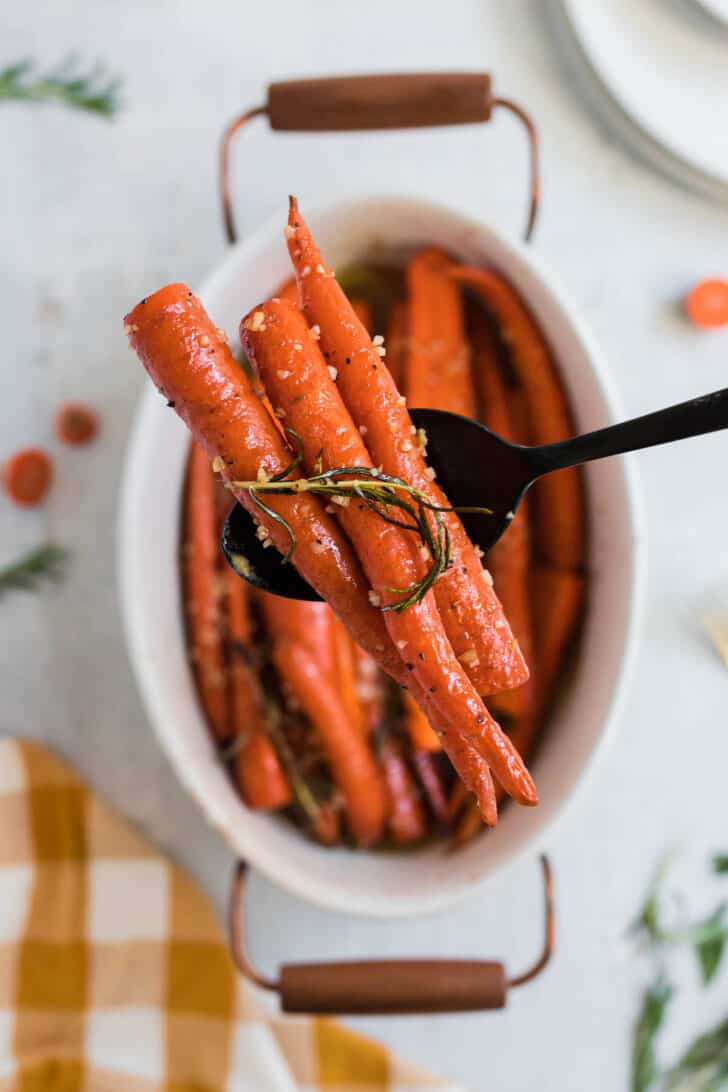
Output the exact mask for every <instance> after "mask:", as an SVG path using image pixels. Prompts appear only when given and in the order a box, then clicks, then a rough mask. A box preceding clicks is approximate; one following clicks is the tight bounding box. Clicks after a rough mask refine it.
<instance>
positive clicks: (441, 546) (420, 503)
mask: <svg viewBox="0 0 728 1092" xmlns="http://www.w3.org/2000/svg"><path fill="white" fill-rule="evenodd" d="M286 431H287V432H289V433H290V434H291V435H293V436H294V437H295V438H296V439H297V440H298V442H299V450H298V453H297V455H296V456H295V458H294V460H293V462H292V463H291V465H290V466H288V467H286V469H285V470H284V471H282V472H281V473H280V474H277V475H275V477H273V478H271V479H270V480H269V481H254V482H237V481H236V482H232V483H231V485H232V486H233V488H234V489H244V490H246V491H247V493H248V495H249V496H250V498H251V500H252V501H253V502H254V503H255V504H256V505H257V506H258V507H259V508H260V509H261V511H263V512H265V514H266V515H267V516H268V517H269V518H271V519H273V520H275V522H276V523H278V524H279V525H280V526H282V527H283V528H285V530H286V533H287V534H288V539H289V542H290V547H289V549H288V552H287V553H286V556H285V557H284V561H290V559H291V557H292V555H293V552H294V550H295V548H296V536H295V534H294V532H293V528H292V527H291V525H290V524H289V523H288V522H287V520H286V519H284V517H283V516H281V515H279V514H278V513H277V512H274V511H273V510H272V509H271V508H270V507H269V506H268V505H267V504H266V503H265V501H263V500H261V496H260V495H261V493H263V494H265V493H278V494H279V495H283V496H292V495H293V494H295V493H313V494H314V495H316V496H320V497H326V498H328V499H330V500H333V501H334V502H335V503H339V504H342V502H343V504H344V506H345V505H346V504H348V503H349V502H350V501H351V500H358V501H360V502H361V503H362V504H365V505H366V506H367V507H368V508H370V509H371V510H372V511H373V512H376V514H377V515H378V516H381V518H382V519H383V520H385V522H387V523H391V524H392V525H393V526H395V527H401V528H402V529H403V530H405V531H411V532H412V533H413V534H415V535H417V537H418V538H419V540H420V543H421V545H422V546H423V547H424V548H425V549H426V550H427V553H428V555H429V557H430V558H431V565H430V567H429V568H428V570H427V572H426V573H425V575H424V576H423V577H422V579H421V580H418V581H415V582H414V583H412V584H410V585H409V586H408V587H406V588H395V587H387V588H385V591H388V592H391V593H392V594H393V595H397V596H399V597H400V598H398V599H396V600H395V601H394V602H392V603H388V604H386V605H385V606H383V607H382V608H381V609H382V610H383V611H391V610H393V611H397V612H400V611H403V610H406V609H407V607H411V606H413V605H414V604H415V603H419V602H420V601H421V600H422V599H423V598H424V597H425V595H426V594H427V592H428V591H429V589H430V588H431V587H432V585H433V584H434V583H435V581H436V580H437V578H438V576H440V575H441V573H444V572H445V571H446V570H447V569H448V568H449V566H450V564H451V556H450V534H449V531H448V529H447V526H446V525H445V523H444V522H443V520H442V516H441V513H442V512H453V511H457V512H482V513H486V514H488V513H489V509H488V508H456V509H455V508H446V507H442V506H439V505H436V504H433V503H432V501H430V500H429V499H428V497H427V495H426V494H425V493H423V492H422V490H421V489H418V488H417V487H416V486H414V485H410V484H409V483H408V482H406V481H404V480H403V479H402V478H395V477H393V476H392V475H390V474H384V473H383V472H382V471H381V470H377V468H376V467H370V466H339V467H335V468H334V469H333V470H326V471H321V470H320V469H319V467H320V465H321V464H320V460H319V461H318V463H317V466H316V470H317V471H318V472H317V473H315V474H313V475H312V476H311V477H309V478H294V479H290V478H289V477H288V475H289V474H290V473H291V471H292V470H293V469H294V468H295V467H296V466H298V464H299V463H300V462H301V459H302V457H303V445H302V443H301V440H300V437H298V435H297V433H295V432H293V430H292V429H287V430H286ZM433 523H434V528H433V526H432V524H433Z"/></svg>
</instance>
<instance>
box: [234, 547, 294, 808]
mask: <svg viewBox="0 0 728 1092" xmlns="http://www.w3.org/2000/svg"><path fill="white" fill-rule="evenodd" d="M224 580H225V592H226V596H225V605H226V609H227V635H228V643H229V647H230V663H229V676H228V686H229V693H230V710H231V715H232V734H233V735H234V736H238V737H240V738H241V739H242V741H243V742H242V746H241V747H240V750H239V751H238V752H237V753H236V755H235V759H234V768H235V775H236V779H237V782H238V785H239V786H240V790H241V792H242V794H243V798H244V800H245V802H246V803H247V804H248V805H249V806H250V807H251V808H266V809H270V808H282V807H285V806H286V805H287V804H289V803H290V802H291V790H290V786H289V784H288V778H287V777H286V774H285V771H284V769H283V767H282V765H281V761H280V758H279V757H278V754H277V753H276V750H275V747H274V746H273V744H272V743H271V741H270V739H269V738H268V736H267V734H266V730H265V703H264V700H263V694H262V692H261V689H260V683H259V681H258V676H257V674H256V671H255V668H254V666H253V665H252V663H251V658H252V626H251V619H250V606H249V601H248V596H249V591H248V585H247V584H246V583H245V581H244V580H241V579H240V577H239V576H238V575H237V573H236V572H234V570H233V569H231V568H230V567H229V566H225V577H224Z"/></svg>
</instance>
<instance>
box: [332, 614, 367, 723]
mask: <svg viewBox="0 0 728 1092" xmlns="http://www.w3.org/2000/svg"><path fill="white" fill-rule="evenodd" d="M331 622H332V633H331V636H332V644H333V658H334V670H333V673H332V682H333V683H334V686H335V687H336V689H337V691H338V694H339V698H340V699H341V704H342V705H343V706H344V709H345V710H346V716H347V720H348V722H349V724H350V726H351V729H352V731H354V732H358V733H359V734H360V735H361V736H362V737H365V736H366V735H367V734H368V733H367V725H366V721H365V719H364V709H363V708H362V704H361V701H360V700H359V695H358V693H357V684H356V656H355V652H354V642H353V641H352V639H351V637H350V636H349V633H348V631H347V629H346V628H345V626H344V625H343V624H342V623H341V622H340V621H339V620H338V618H334V616H333V614H332V615H331Z"/></svg>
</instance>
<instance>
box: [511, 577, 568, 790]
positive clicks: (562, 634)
mask: <svg viewBox="0 0 728 1092" xmlns="http://www.w3.org/2000/svg"><path fill="white" fill-rule="evenodd" d="M584 590H585V589H584V578H583V576H581V574H580V573H570V572H565V571H563V570H561V569H547V568H544V567H543V566H539V567H537V568H536V569H535V570H534V572H533V574H532V579H531V598H532V613H533V625H534V631H533V632H534V637H533V640H534V649H533V665H534V666H533V677H532V680H531V681H530V682H529V684H528V686H529V687H530V688H531V700H530V702H529V703H528V705H527V707H526V708H524V710H523V712H522V713H521V715H520V716H519V717H518V718H517V719H516V720H515V722H514V724H513V727H512V729H511V732H510V737H511V739H512V740H513V743H514V745H515V746H516V747H517V748H518V750H519V752H520V754H522V755H523V756H524V758H526V759H527V758H529V757H530V755H531V753H532V752H533V749H534V746H535V744H536V740H537V738H538V736H539V734H540V732H541V730H542V728H543V726H544V720H545V718H546V716H547V714H548V711H549V706H550V704H551V702H552V700H553V697H554V691H555V689H556V686H557V683H558V679H559V672H560V670H561V667H562V666H563V660H564V653H565V651H566V649H567V647H568V645H569V643H570V642H571V641H572V640H573V638H574V635H575V633H576V630H577V628H578V624H579V619H580V617H581V613H582V609H583V604H584ZM502 795H503V794H502V793H500V794H498V793H497V796H498V799H499V800H500V799H502Z"/></svg>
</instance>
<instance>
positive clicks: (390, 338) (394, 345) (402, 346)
mask: <svg viewBox="0 0 728 1092" xmlns="http://www.w3.org/2000/svg"><path fill="white" fill-rule="evenodd" d="M365 325H366V324H365ZM367 329H369V328H368V327H367ZM408 329H409V328H408V323H407V304H406V303H405V301H404V300H396V301H395V302H394V303H393V304H392V309H391V311H390V313H389V322H388V323H387V340H386V345H387V369H388V371H389V374H390V375H391V377H392V379H393V381H394V384H395V386H396V387H397V388H398V389H399V390H404V375H405V364H406V361H407V349H408V347H409V333H408Z"/></svg>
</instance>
